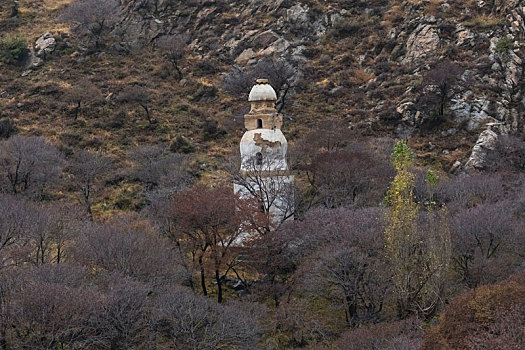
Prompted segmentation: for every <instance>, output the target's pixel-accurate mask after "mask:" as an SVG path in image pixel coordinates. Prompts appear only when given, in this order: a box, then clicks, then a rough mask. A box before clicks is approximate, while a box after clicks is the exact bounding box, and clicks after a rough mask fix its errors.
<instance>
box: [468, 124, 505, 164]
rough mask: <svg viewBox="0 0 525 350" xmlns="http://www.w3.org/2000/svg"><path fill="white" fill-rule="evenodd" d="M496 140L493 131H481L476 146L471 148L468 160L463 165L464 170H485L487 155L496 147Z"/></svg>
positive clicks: (496, 135) (496, 136) (496, 137)
mask: <svg viewBox="0 0 525 350" xmlns="http://www.w3.org/2000/svg"><path fill="white" fill-rule="evenodd" d="M497 139H498V134H496V132H494V131H493V130H490V129H487V130H485V131H483V132H482V133H481V134H480V135H479V138H478V140H477V141H476V144H475V145H474V147H473V148H472V153H471V154H470V158H469V160H468V161H467V163H466V164H465V170H473V169H476V170H481V169H483V168H485V166H486V165H487V164H486V161H487V155H488V153H489V152H490V151H493V150H494V148H495V147H496V141H497Z"/></svg>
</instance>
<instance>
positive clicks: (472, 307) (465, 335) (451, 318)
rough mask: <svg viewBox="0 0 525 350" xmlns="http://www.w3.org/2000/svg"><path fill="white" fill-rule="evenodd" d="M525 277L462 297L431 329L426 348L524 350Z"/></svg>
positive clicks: (446, 309)
mask: <svg viewBox="0 0 525 350" xmlns="http://www.w3.org/2000/svg"><path fill="white" fill-rule="evenodd" d="M524 346H525V274H523V273H521V274H518V275H516V276H514V277H512V278H510V279H509V280H506V281H503V282H500V283H498V284H493V285H487V286H482V287H478V288H475V289H473V290H470V291H468V292H465V293H463V294H462V295H460V296H458V298H457V299H456V300H454V301H453V302H452V303H450V305H448V306H447V307H446V308H445V310H444V311H443V314H442V315H441V316H440V321H439V324H438V325H436V326H433V327H431V328H430V329H429V330H428V331H427V333H426V335H425V340H424V343H423V349H426V350H434V349H494V350H499V349H501V350H503V349H509V350H510V349H516V350H517V349H523V347H524Z"/></svg>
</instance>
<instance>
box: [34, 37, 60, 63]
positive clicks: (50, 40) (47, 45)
mask: <svg viewBox="0 0 525 350" xmlns="http://www.w3.org/2000/svg"><path fill="white" fill-rule="evenodd" d="M55 47H56V40H55V38H54V37H53V35H52V34H51V33H49V32H48V33H46V34H44V35H42V36H41V37H40V38H38V39H37V40H36V42H35V51H36V55H37V56H38V57H45V56H47V55H49V54H51V53H53V51H55Z"/></svg>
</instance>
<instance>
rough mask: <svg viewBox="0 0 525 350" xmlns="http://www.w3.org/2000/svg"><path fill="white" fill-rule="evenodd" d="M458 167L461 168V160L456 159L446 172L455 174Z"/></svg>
mask: <svg viewBox="0 0 525 350" xmlns="http://www.w3.org/2000/svg"><path fill="white" fill-rule="evenodd" d="M459 169H461V162H460V161H459V160H456V161H455V162H454V164H452V167H451V168H450V170H449V171H448V172H449V173H451V174H455V173H457V172H458V171H459Z"/></svg>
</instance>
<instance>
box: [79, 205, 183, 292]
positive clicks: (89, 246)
mask: <svg viewBox="0 0 525 350" xmlns="http://www.w3.org/2000/svg"><path fill="white" fill-rule="evenodd" d="M74 257H75V259H76V260H77V261H79V262H81V263H83V264H84V266H89V267H90V268H93V269H96V270H99V271H101V270H102V271H103V270H105V271H110V272H115V273H120V274H121V275H123V276H127V277H130V278H133V279H135V280H138V281H144V282H146V281H147V282H148V283H150V284H152V285H157V284H165V283H168V282H170V281H173V280H185V279H184V277H183V274H182V273H181V271H180V270H179V269H178V268H177V264H176V263H177V256H176V254H174V252H173V251H172V249H171V247H170V244H169V243H168V242H167V241H166V239H165V238H162V237H160V236H159V235H158V234H157V232H155V231H154V229H153V228H152V227H151V226H150V225H149V224H148V223H147V222H146V221H145V220H143V219H139V218H137V217H136V216H133V215H124V216H122V217H118V218H115V219H113V220H111V221H109V222H107V223H106V224H96V223H89V224H86V226H85V227H84V228H83V229H82V232H81V234H80V237H79V239H78V244H77V246H76V247H75V251H74Z"/></svg>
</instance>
